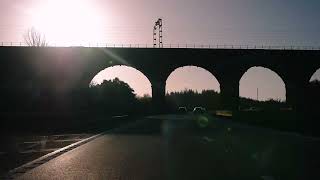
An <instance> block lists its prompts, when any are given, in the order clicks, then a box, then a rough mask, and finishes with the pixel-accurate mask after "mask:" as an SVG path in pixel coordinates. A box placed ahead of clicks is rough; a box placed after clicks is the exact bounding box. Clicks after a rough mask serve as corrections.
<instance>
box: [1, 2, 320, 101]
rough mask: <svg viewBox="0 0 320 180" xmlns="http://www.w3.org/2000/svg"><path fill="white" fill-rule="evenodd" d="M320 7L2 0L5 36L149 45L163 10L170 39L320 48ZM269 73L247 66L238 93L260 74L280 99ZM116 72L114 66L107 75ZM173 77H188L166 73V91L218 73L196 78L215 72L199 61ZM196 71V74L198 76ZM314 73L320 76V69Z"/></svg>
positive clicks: (144, 90)
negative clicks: (31, 33)
mask: <svg viewBox="0 0 320 180" xmlns="http://www.w3.org/2000/svg"><path fill="white" fill-rule="evenodd" d="M319 8H320V1H318V0H308V1H302V0H197V1H196V0H135V1H129V0H1V1H0V41H3V42H12V41H13V42H20V41H23V36H22V35H23V33H24V32H25V31H26V30H27V29H28V28H31V27H35V28H36V29H38V31H41V32H42V33H43V34H45V35H46V37H47V40H48V41H49V44H52V45H75V44H76V45H80V44H82V45H84V44H86V45H88V44H89V43H90V44H96V43H110V44H113V43H117V44H122V43H123V44H130V43H131V44H138V43H140V44H146V43H148V44H151V43H152V27H153V24H154V21H155V20H156V19H157V18H158V17H161V18H163V19H164V42H165V43H166V44H170V43H171V44H175V43H181V44H186V43H188V44H194V43H196V44H213V45H214V44H233V45H239V44H248V45H290V46H291V45H296V46H301V45H306V46H317V47H319V46H320V36H319V32H320V21H319V20H318V17H320V11H319ZM264 72H268V71H265V69H259V68H258V69H255V70H254V71H253V70H252V71H249V72H248V74H249V73H250V76H248V78H249V80H246V78H243V83H241V84H246V83H245V82H247V81H248V82H250V83H247V84H246V85H245V87H246V88H245V89H241V87H240V95H244V96H249V97H252V98H256V88H257V85H254V83H259V82H260V81H259V80H260V79H259V78H262V79H267V80H268V84H269V87H268V88H269V89H272V90H267V89H264V88H263V87H260V86H259V91H260V92H261V93H260V94H261V97H263V96H264V95H263V94H265V96H267V93H269V94H270V95H271V96H272V97H273V98H279V96H280V99H283V98H284V97H283V96H284V92H282V91H283V88H282V84H281V83H280V81H279V79H278V78H275V77H274V74H272V73H267V75H266V73H264ZM123 73H124V75H123V76H126V78H127V79H128V78H129V77H130V78H131V81H132V82H135V83H138V84H137V85H132V84H130V85H131V86H136V87H139V89H140V90H139V93H138V94H139V95H141V94H143V93H147V88H145V87H144V85H143V84H142V80H141V78H140V77H139V76H133V75H132V74H130V75H129V74H126V73H127V71H126V72H123ZM115 74H116V72H115V71H113V72H111V75H109V76H106V75H105V77H106V78H108V77H114V76H115ZM251 74H252V75H251ZM269 74H271V75H270V77H269ZM175 76H176V77H172V79H180V80H181V79H183V78H185V79H184V81H180V82H184V83H178V82H179V81H176V80H172V82H171V80H168V83H167V84H168V88H167V89H168V90H170V89H172V90H177V88H178V87H181V88H180V89H185V88H186V87H189V86H190V84H192V87H193V88H195V89H199V88H202V89H208V88H212V89H218V85H217V84H216V82H215V81H214V80H212V83H210V84H207V85H204V84H201V83H199V80H200V81H201V80H204V81H203V82H206V81H211V79H214V78H212V77H211V76H207V75H205V73H203V71H201V70H199V69H197V68H196V69H183V70H181V72H177V73H176V75H175ZM260 76H262V77H260ZM196 77H197V78H198V80H196V81H193V80H194V79H195V78H196ZM271 77H274V78H271ZM315 77H317V78H319V79H320V72H319V71H318V73H317V75H316V76H315ZM130 78H129V79H130ZM132 79H135V80H132ZM140 80H141V81H140ZM189 81H190V82H189ZM191 81H193V82H191ZM185 82H188V85H187V84H186V83H185ZM252 89H253V90H252ZM137 91H138V90H137ZM140 91H141V92H140ZM242 93H243V94H242Z"/></svg>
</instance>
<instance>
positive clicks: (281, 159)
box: [18, 115, 320, 180]
mask: <svg viewBox="0 0 320 180" xmlns="http://www.w3.org/2000/svg"><path fill="white" fill-rule="evenodd" d="M198 118H199V117H195V116H177V115H172V116H162V117H161V116H157V117H151V118H146V119H143V120H141V121H139V122H137V123H135V124H134V125H132V126H131V127H129V128H128V127H126V128H123V129H120V130H118V131H117V132H114V133H110V134H105V135H103V136H100V137H99V138H97V139H95V140H93V141H91V142H89V143H86V144H84V145H82V146H79V147H78V148H75V149H73V150H71V151H69V152H66V153H64V154H62V155H60V156H58V157H56V158H54V159H52V160H50V161H49V162H47V163H45V164H42V165H40V166H38V167H36V168H34V169H31V170H29V171H27V172H26V173H25V174H23V175H21V176H20V177H18V179H39V180H40V179H41V180H43V179H108V180H116V179H117V180H118V179H119V180H127V179H128V180H129V179H137V180H144V179H146V180H147V179H148V180H149V179H150V180H151V179H182V180H185V179H290V180H293V179H319V178H320V171H319V170H320V169H319V168H320V163H319V162H320V161H319V160H320V155H319V152H320V151H319V150H320V148H319V143H320V141H319V140H318V139H315V138H308V137H302V136H298V135H294V134H288V133H280V132H275V131H272V130H268V129H258V128H252V127H247V126H243V125H238V124H235V123H231V122H230V121H226V120H218V119H214V118H212V117H209V119H210V121H211V128H210V129H201V130H200V129H198V128H196V127H195V124H194V120H195V119H198ZM200 118H206V117H200Z"/></svg>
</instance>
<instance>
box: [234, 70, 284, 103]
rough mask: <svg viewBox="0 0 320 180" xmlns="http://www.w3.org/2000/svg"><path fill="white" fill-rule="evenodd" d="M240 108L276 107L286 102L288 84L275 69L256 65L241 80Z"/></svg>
mask: <svg viewBox="0 0 320 180" xmlns="http://www.w3.org/2000/svg"><path fill="white" fill-rule="evenodd" d="M239 96H240V108H257V106H259V108H263V109H266V108H275V107H277V108H278V107H282V106H284V105H285V102H286V86H285V83H284V81H283V80H282V78H281V77H280V76H279V75H278V74H277V73H276V72H274V71H272V70H270V69H268V68H265V67H261V66H255V67H251V68H249V69H248V70H247V71H246V72H245V73H244V74H243V75H242V77H241V79H240V82H239Z"/></svg>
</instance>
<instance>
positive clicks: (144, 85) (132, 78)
mask: <svg viewBox="0 0 320 180" xmlns="http://www.w3.org/2000/svg"><path fill="white" fill-rule="evenodd" d="M115 78H118V79H119V80H120V81H123V82H125V83H127V84H128V85H129V86H130V87H131V88H132V89H133V90H134V92H135V94H136V95H137V97H144V96H146V97H151V96H152V90H151V83H150V81H149V79H148V78H147V77H146V76H145V75H144V74H143V73H142V72H140V71H139V70H137V69H135V68H133V67H129V66H124V65H116V66H112V67H108V68H106V69H104V70H102V71H100V72H99V73H98V74H96V75H95V77H94V78H93V79H92V80H91V82H90V84H89V86H90V87H91V86H96V85H100V84H101V83H103V81H104V80H114V79H115Z"/></svg>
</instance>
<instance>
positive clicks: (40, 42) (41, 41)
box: [23, 28, 48, 47]
mask: <svg viewBox="0 0 320 180" xmlns="http://www.w3.org/2000/svg"><path fill="white" fill-rule="evenodd" d="M23 38H24V41H25V43H26V44H27V45H28V46H35V47H44V46H48V42H47V40H46V37H45V35H44V34H41V33H40V32H38V31H37V30H36V29H35V28H30V29H28V30H27V31H26V32H25V34H24V35H23Z"/></svg>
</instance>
